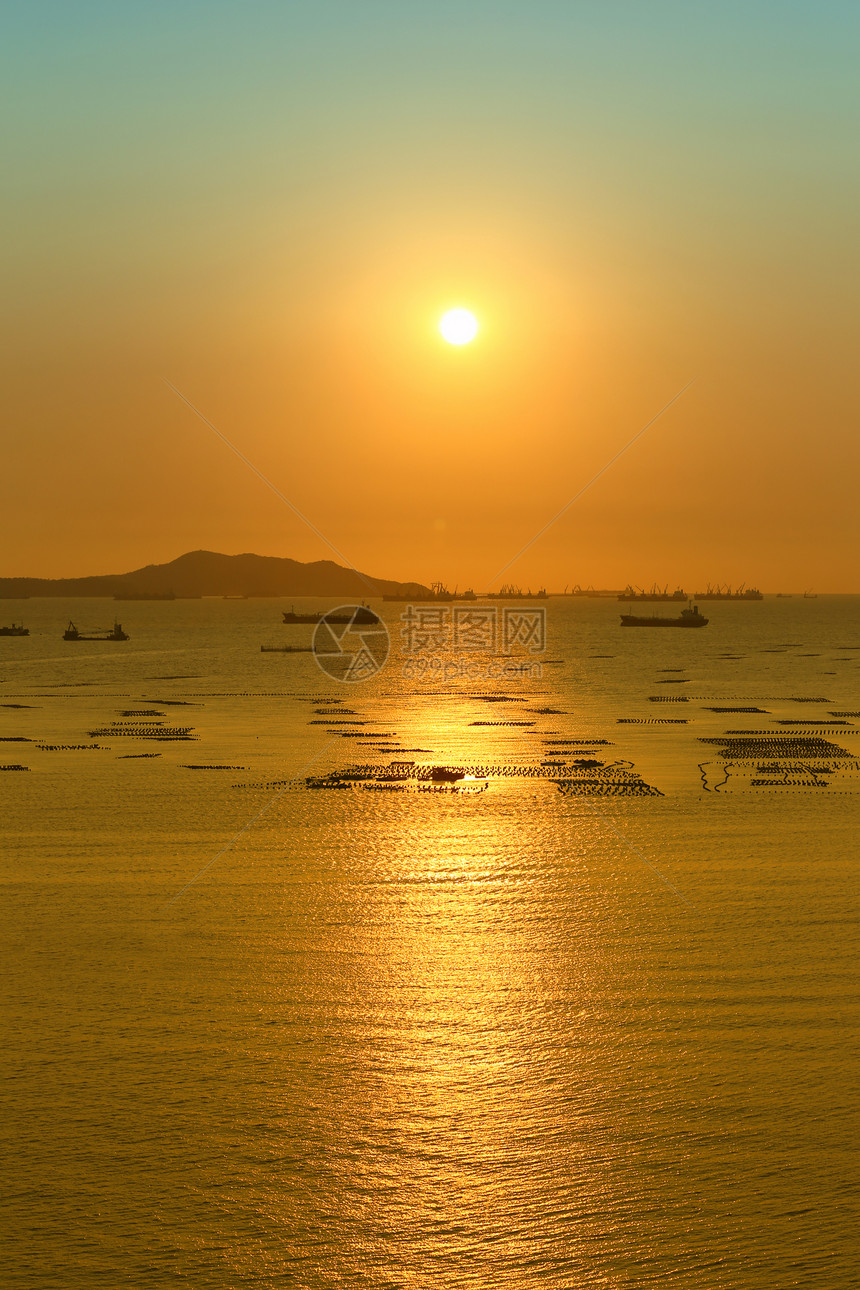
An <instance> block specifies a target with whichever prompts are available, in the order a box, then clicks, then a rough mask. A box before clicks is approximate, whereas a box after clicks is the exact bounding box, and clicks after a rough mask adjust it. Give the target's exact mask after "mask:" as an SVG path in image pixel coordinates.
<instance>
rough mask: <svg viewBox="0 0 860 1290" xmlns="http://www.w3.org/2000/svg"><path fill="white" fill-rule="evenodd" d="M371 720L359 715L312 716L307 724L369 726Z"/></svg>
mask: <svg viewBox="0 0 860 1290" xmlns="http://www.w3.org/2000/svg"><path fill="white" fill-rule="evenodd" d="M370 724H371V722H369V721H362V720H361V719H360V718H359V717H343V718H335V717H314V718H313V719H312V720H311V721H309V722H308V725H309V726H369V725H370Z"/></svg>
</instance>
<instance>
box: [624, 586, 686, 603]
mask: <svg viewBox="0 0 860 1290" xmlns="http://www.w3.org/2000/svg"><path fill="white" fill-rule="evenodd" d="M689 598H690V597H689V596H688V595H687V593H686V591H682V590H681V588H680V587H676V588H675V590H674V591H672V592H670V591H669V588H668V587H664V588H663V590H662V591H661V590H660V588H659V587H658V586H657V584H656V582H655V583H654V586H653V587H652V588H651V590H650V591H643V590H642V588H641V587H639V588H638V589H637V588H635V587H632V586H631V585H630V584H629V583H628V584H627V586H626V587H625V588H624V590H623V591H621V592H619V595H618V599H619V600H636V601H640V602H642V601H647V600H653V601H667V600H668V601H676V600H677V601H684V602H685V603H686V601H688V600H689Z"/></svg>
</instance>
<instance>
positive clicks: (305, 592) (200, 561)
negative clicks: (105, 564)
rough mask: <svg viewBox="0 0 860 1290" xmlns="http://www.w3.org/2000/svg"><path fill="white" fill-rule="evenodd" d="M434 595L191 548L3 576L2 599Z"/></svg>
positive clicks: (323, 569) (283, 560) (332, 569)
mask: <svg viewBox="0 0 860 1290" xmlns="http://www.w3.org/2000/svg"><path fill="white" fill-rule="evenodd" d="M392 593H395V594H401V595H409V596H411V595H414V596H421V595H428V594H429V588H428V587H425V586H423V584H422V583H420V582H394V581H392V580H391V579H388V578H374V577H371V576H370V575H369V574H362V573H359V572H358V570H356V569H348V568H345V567H344V566H343V565H339V564H335V562H334V561H333V560H315V561H312V562H311V563H308V564H304V563H302V562H301V561H300V560H291V559H289V558H288V557H285V556H274V555H254V554H252V553H246V554H243V555H222V554H221V553H220V552H217V551H188V552H186V554H185V555H180V556H179V557H177V559H175V560H171V561H169V562H168V563H167V564H147V565H144V567H143V568H142V569H134V570H132V571H131V572H130V573H120V574H110V573H106V574H96V575H93V576H90V577H84V578H0V598H2V599H6V600H12V599H17V598H27V597H30V596H37V597H38V596H105V597H120V598H121V599H132V600H136V599H150V598H151V599H156V600H171V599H174V598H175V599H184V598H192V597H193V598H196V597H199V596H343V597H344V598H348V599H351V600H363V599H366V598H367V597H368V596H382V595H391V594H392Z"/></svg>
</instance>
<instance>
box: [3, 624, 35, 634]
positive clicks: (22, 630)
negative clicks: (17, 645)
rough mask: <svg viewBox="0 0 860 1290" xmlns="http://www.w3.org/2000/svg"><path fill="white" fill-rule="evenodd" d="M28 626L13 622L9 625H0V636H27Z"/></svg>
mask: <svg viewBox="0 0 860 1290" xmlns="http://www.w3.org/2000/svg"><path fill="white" fill-rule="evenodd" d="M29 635H30V628H29V627H25V626H24V624H23V623H13V624H12V626H11V627H0V636H29Z"/></svg>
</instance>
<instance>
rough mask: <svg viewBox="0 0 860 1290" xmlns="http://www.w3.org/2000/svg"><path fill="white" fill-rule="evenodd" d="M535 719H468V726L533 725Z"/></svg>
mask: <svg viewBox="0 0 860 1290" xmlns="http://www.w3.org/2000/svg"><path fill="white" fill-rule="evenodd" d="M536 724H537V722H535V721H470V722H469V725H470V726H534V725H536Z"/></svg>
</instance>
